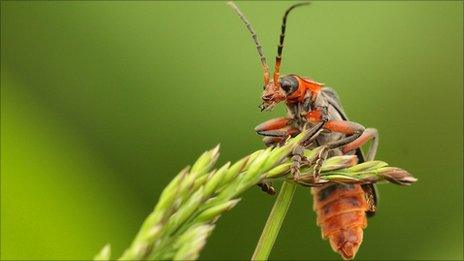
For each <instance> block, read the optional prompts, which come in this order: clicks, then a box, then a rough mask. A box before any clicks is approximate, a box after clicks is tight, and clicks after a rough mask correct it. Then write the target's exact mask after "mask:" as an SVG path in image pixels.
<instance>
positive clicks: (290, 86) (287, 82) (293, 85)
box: [280, 76, 298, 94]
mask: <svg viewBox="0 0 464 261" xmlns="http://www.w3.org/2000/svg"><path fill="white" fill-rule="evenodd" d="M280 87H281V88H282V89H283V90H284V91H285V93H286V94H291V93H293V92H294V91H296V90H297V89H298V81H297V80H296V79H295V78H294V77H292V76H284V77H282V78H280Z"/></svg>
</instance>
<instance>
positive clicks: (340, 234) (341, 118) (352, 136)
mask: <svg viewBox="0 0 464 261" xmlns="http://www.w3.org/2000/svg"><path fill="white" fill-rule="evenodd" d="M229 4H230V5H231V6H232V8H234V10H235V11H236V12H237V13H238V15H239V16H240V18H241V19H242V21H243V22H244V23H245V25H246V27H247V28H248V30H249V31H250V32H251V34H252V37H253V40H254V42H255V44H256V47H257V50H258V54H259V56H260V59H261V64H262V66H263V70H264V91H263V94H262V103H261V105H260V108H261V110H262V111H264V110H271V109H272V108H273V107H274V106H275V105H276V104H278V103H280V102H284V103H285V105H286V107H287V115H286V116H284V117H280V118H275V119H271V120H268V121H266V122H263V123H261V124H260V125H258V126H257V127H256V128H255V130H256V132H257V133H258V134H259V135H262V136H264V138H263V141H264V143H265V144H266V145H267V146H278V145H280V144H282V143H284V142H285V140H286V139H287V138H288V137H292V136H296V135H297V134H299V133H301V132H302V131H303V130H304V129H309V133H312V134H313V135H312V136H311V137H309V138H308V139H307V140H305V141H303V142H302V143H301V144H300V145H299V146H297V148H295V149H294V151H293V153H292V162H293V165H292V169H291V171H292V174H293V176H294V178H295V179H298V178H299V168H300V166H301V164H308V161H307V159H305V158H304V156H303V152H304V149H306V148H314V147H319V146H321V147H322V148H323V149H322V150H321V152H320V153H319V154H318V155H317V156H316V159H313V160H312V162H311V163H310V164H312V165H313V169H314V173H313V175H314V178H315V179H317V178H318V177H319V173H320V168H321V166H322V163H323V162H324V160H325V159H326V158H327V157H331V156H334V155H342V154H356V155H357V157H358V161H359V162H363V161H364V160H373V159H374V157H375V153H376V150H377V145H378V135H377V130H376V129H373V128H364V127H363V126H362V125H361V124H358V123H356V122H352V121H349V120H348V118H347V116H346V114H345V112H344V111H343V108H342V106H341V105H340V100H339V98H338V96H337V94H336V92H335V91H334V90H333V89H332V88H329V87H324V84H322V83H319V82H316V81H314V80H312V79H310V78H307V77H301V76H298V75H294V74H289V75H284V76H280V65H281V61H282V50H283V46H284V45H283V43H284V38H285V28H286V23H287V16H288V14H289V13H290V11H291V10H293V9H294V8H295V7H298V6H302V5H306V4H308V3H307V2H305V3H299V4H295V5H293V6H291V7H290V8H288V9H287V10H286V12H285V14H284V16H283V22H282V30H281V34H280V38H279V45H278V48H277V56H276V63H275V71H274V74H273V77H272V80H271V79H270V73H269V67H268V65H267V63H266V58H265V57H264V55H263V52H262V47H261V45H260V44H259V42H258V39H257V35H256V33H255V32H254V29H253V28H252V26H251V24H250V23H249V22H248V20H247V19H246V18H245V16H244V15H243V13H242V12H241V11H240V10H239V9H238V7H237V6H236V5H235V4H233V3H229ZM369 140H372V143H371V146H370V148H369V151H368V153H367V156H366V158H364V156H363V154H362V152H361V149H360V147H361V146H362V145H363V144H365V143H366V142H368V141H369ZM305 162H306V163H305ZM260 186H261V188H262V189H263V190H265V191H267V192H268V193H270V194H273V193H274V192H275V190H274V188H273V187H272V185H270V184H268V183H263V184H260ZM311 189H312V194H313V198H314V204H313V207H314V210H315V211H316V213H317V224H318V225H319V226H320V227H321V230H322V236H323V238H326V239H329V241H330V244H331V246H332V248H333V250H334V251H336V252H338V253H340V255H341V256H342V257H343V258H344V259H352V258H353V257H354V256H355V254H356V252H357V250H358V248H359V246H360V244H361V242H362V238H363V229H364V228H365V227H366V226H367V217H368V216H372V215H373V214H374V212H375V208H376V203H377V196H376V191H375V187H374V185H373V184H364V185H360V184H350V185H348V184H338V183H328V184H326V185H324V186H323V187H314V188H311Z"/></svg>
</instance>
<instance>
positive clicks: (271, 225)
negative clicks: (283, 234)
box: [251, 181, 297, 260]
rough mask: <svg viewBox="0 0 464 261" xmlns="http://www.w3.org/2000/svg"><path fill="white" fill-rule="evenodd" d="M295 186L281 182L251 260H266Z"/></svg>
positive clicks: (290, 201)
mask: <svg viewBox="0 0 464 261" xmlns="http://www.w3.org/2000/svg"><path fill="white" fill-rule="evenodd" d="M296 186H297V185H296V184H295V183H294V182H289V181H284V182H283V184H282V187H281V189H280V192H279V195H278V196H277V199H276V201H275V203H274V206H273V207H272V210H271V213H270V214H269V217H268V218H267V221H266V225H265V226H264V229H263V232H262V234H261V237H260V238H259V241H258V244H257V245H256V249H255V252H254V253H253V256H252V257H251V260H267V259H268V257H269V254H270V253H271V250H272V247H273V246H274V242H275V240H276V238H277V235H278V234H279V231H280V228H281V227H282V223H283V221H284V218H285V215H286V214H287V210H288V208H289V207H290V204H291V203H292V198H293V193H294V192H295V189H296Z"/></svg>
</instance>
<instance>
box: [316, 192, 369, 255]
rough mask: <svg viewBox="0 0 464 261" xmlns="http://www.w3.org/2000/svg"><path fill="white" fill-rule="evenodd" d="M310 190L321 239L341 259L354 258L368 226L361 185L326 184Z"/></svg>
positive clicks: (366, 207)
mask: <svg viewBox="0 0 464 261" xmlns="http://www.w3.org/2000/svg"><path fill="white" fill-rule="evenodd" d="M311 193H312V194H313V198H314V204H313V208H314V210H315V211H316V213H317V225H318V226H320V227H321V232H322V238H324V239H327V238H328V239H329V241H330V245H331V247H332V249H333V250H334V251H335V252H338V253H339V254H340V255H341V256H342V257H343V259H352V258H354V256H355V255H356V252H357V251H358V249H359V246H360V245H361V242H362V239H363V229H364V228H365V227H366V226H367V218H366V213H365V212H366V210H367V209H368V203H367V201H366V198H365V196H364V191H363V189H362V188H361V185H358V184H355V185H352V184H329V185H326V186H323V187H320V188H312V189H311Z"/></svg>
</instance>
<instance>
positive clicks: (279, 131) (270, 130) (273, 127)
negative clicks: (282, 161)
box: [255, 117, 299, 195]
mask: <svg viewBox="0 0 464 261" xmlns="http://www.w3.org/2000/svg"><path fill="white" fill-rule="evenodd" d="M291 123H292V119H291V118H288V117H281V118H275V119H271V120H268V121H265V122H263V123H261V124H259V125H258V126H256V128H255V131H256V133H258V134H259V135H262V136H264V138H263V141H264V144H266V146H267V147H272V146H276V145H279V144H282V143H284V142H285V140H286V139H287V138H288V137H290V136H293V135H296V134H298V133H299V130H298V129H296V128H293V127H292V126H291ZM258 186H259V187H260V188H261V190H262V191H264V192H266V193H267V194H269V195H274V194H275V193H276V190H275V188H274V187H273V186H272V183H271V182H270V181H262V182H260V183H258Z"/></svg>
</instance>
